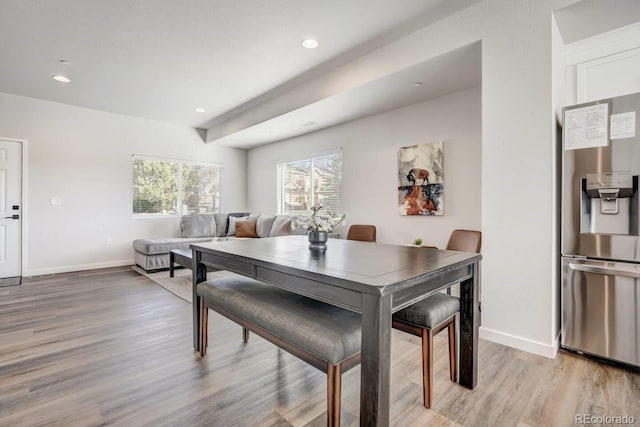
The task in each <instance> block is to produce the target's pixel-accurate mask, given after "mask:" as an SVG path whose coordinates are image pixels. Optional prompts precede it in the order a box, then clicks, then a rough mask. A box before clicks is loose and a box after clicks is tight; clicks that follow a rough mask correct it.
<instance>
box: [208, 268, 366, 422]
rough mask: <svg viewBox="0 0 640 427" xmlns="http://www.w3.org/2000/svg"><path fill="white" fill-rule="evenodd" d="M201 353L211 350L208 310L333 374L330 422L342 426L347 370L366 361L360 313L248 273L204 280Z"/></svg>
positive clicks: (329, 381) (329, 378) (330, 376)
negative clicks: (265, 281) (361, 340)
mask: <svg viewBox="0 0 640 427" xmlns="http://www.w3.org/2000/svg"><path fill="white" fill-rule="evenodd" d="M196 291H197V294H198V296H199V297H200V304H201V306H200V308H201V310H200V313H201V316H200V319H199V323H200V331H201V335H200V337H199V338H200V355H201V356H203V357H204V356H205V354H206V351H207V321H208V309H209V308H210V309H212V310H214V311H216V312H218V313H220V314H221V315H223V316H225V317H227V318H228V319H230V320H232V321H234V322H236V323H238V324H239V325H241V326H242V327H243V328H245V329H244V330H243V332H244V334H243V338H244V340H245V341H246V340H247V339H248V333H247V330H250V331H252V332H254V333H256V334H258V335H259V336H261V337H262V338H264V339H266V340H267V341H270V342H271V343H273V344H275V345H277V346H278V347H280V348H282V349H284V350H286V351H288V352H289V353H291V354H293V355H294V356H296V357H298V358H300V359H302V360H304V361H305V362H307V363H309V364H311V365H312V366H315V367H316V368H318V369H320V370H321V371H323V372H324V373H326V374H327V425H328V426H331V427H338V426H339V425H340V393H341V381H342V372H346V371H347V370H349V369H351V368H352V367H354V366H357V365H358V364H359V363H360V339H361V337H360V335H361V318H360V314H357V313H353V312H351V311H348V310H344V309H342V308H339V307H335V306H333V305H329V304H325V303H322V302H320V301H316V300H313V299H310V298H307V297H304V296H301V295H297V294H294V293H291V292H287V291H285V290H282V289H279V288H277V287H275V286H272V285H269V284H266V283H263V282H260V281H257V280H254V279H251V278H248V277H242V276H237V277H228V278H221V279H216V280H209V281H206V282H202V283H200V284H198V287H197V290H196Z"/></svg>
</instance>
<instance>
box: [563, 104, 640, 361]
mask: <svg viewBox="0 0 640 427" xmlns="http://www.w3.org/2000/svg"><path fill="white" fill-rule="evenodd" d="M563 118H564V120H563V130H562V134H563V141H562V143H563V149H562V153H563V155H562V194H561V197H562V202H561V206H562V208H561V209H562V211H561V223H562V226H561V230H562V231H561V248H562V251H561V252H562V290H561V293H562V295H561V301H562V340H561V345H562V347H564V348H567V349H571V350H576V351H579V352H582V353H587V354H590V355H594V356H598V357H601V358H605V359H609V360H612V361H616V362H621V363H624V364H627V365H633V366H635V367H640V239H639V237H640V236H639V235H638V230H639V229H640V224H639V218H640V217H639V214H638V212H639V210H640V209H639V208H640V206H639V200H640V199H639V197H638V177H639V176H640V126H639V125H638V121H639V120H640V94H632V95H626V96H621V97H616V98H610V99H603V100H599V101H595V102H589V103H585V104H579V105H573V106H570V107H566V108H564V110H563Z"/></svg>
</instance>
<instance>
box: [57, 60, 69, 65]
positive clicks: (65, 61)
mask: <svg viewBox="0 0 640 427" xmlns="http://www.w3.org/2000/svg"><path fill="white" fill-rule="evenodd" d="M58 62H59V63H61V64H62V65H71V61H67V60H66V59H61V60H60V61H58Z"/></svg>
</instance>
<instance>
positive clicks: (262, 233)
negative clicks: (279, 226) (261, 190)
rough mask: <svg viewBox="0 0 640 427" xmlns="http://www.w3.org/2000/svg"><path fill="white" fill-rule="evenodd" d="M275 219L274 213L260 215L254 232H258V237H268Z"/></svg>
mask: <svg viewBox="0 0 640 427" xmlns="http://www.w3.org/2000/svg"><path fill="white" fill-rule="evenodd" d="M275 220H276V216H275V215H260V216H259V217H258V222H257V224H256V233H257V234H258V237H269V235H270V233H271V229H272V228H273V222H274V221H275Z"/></svg>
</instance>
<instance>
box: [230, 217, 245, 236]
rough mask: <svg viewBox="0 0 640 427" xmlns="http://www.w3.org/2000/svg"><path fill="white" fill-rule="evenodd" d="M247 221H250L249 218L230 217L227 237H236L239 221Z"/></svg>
mask: <svg viewBox="0 0 640 427" xmlns="http://www.w3.org/2000/svg"><path fill="white" fill-rule="evenodd" d="M247 219H249V217H248V216H243V217H236V216H229V228H228V229H227V236H235V235H236V223H237V222H238V221H246V220H247Z"/></svg>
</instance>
